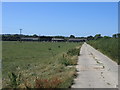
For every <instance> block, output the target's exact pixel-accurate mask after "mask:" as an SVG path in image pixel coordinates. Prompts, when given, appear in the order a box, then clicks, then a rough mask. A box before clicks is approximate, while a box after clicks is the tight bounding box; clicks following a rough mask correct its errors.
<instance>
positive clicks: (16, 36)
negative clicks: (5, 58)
mask: <svg viewBox="0 0 120 90" xmlns="http://www.w3.org/2000/svg"><path fill="white" fill-rule="evenodd" d="M0 37H2V39H1V40H2V41H19V40H20V39H21V38H25V37H28V38H40V39H48V41H49V40H51V38H62V39H65V40H68V39H69V38H75V39H87V40H88V41H89V40H97V39H100V38H120V33H117V34H113V35H112V37H110V36H102V35H101V34H96V35H95V36H92V35H91V36H87V37H75V36H74V35H70V36H69V37H66V36H38V35H36V34H34V35H23V34H21V35H20V34H2V35H0Z"/></svg>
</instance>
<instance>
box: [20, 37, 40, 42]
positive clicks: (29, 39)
mask: <svg viewBox="0 0 120 90" xmlns="http://www.w3.org/2000/svg"><path fill="white" fill-rule="evenodd" d="M21 40H22V41H38V40H39V38H33V37H24V38H21Z"/></svg>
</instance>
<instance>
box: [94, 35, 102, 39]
mask: <svg viewBox="0 0 120 90" xmlns="http://www.w3.org/2000/svg"><path fill="white" fill-rule="evenodd" d="M100 38H102V36H101V34H96V35H95V36H94V39H95V40H97V39H100Z"/></svg>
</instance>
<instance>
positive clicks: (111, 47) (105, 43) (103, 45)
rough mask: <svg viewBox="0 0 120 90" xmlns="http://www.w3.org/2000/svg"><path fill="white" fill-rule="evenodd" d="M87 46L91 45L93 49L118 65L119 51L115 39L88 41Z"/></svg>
mask: <svg viewBox="0 0 120 90" xmlns="http://www.w3.org/2000/svg"><path fill="white" fill-rule="evenodd" d="M88 44H90V45H92V46H93V47H94V48H96V49H98V50H99V51H101V52H102V53H104V54H105V55H107V56H108V57H110V58H111V59H112V60H114V61H116V62H117V63H119V61H120V60H119V57H120V54H119V53H118V52H120V49H119V47H118V39H117V38H102V39H98V40H92V41H89V42H88Z"/></svg>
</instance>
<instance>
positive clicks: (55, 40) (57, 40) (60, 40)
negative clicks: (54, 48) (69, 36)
mask: <svg viewBox="0 0 120 90" xmlns="http://www.w3.org/2000/svg"><path fill="white" fill-rule="evenodd" d="M64 41H65V39H63V38H52V42H64Z"/></svg>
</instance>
